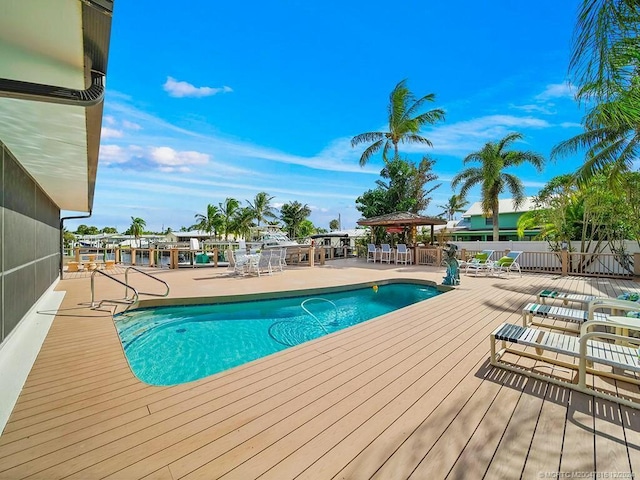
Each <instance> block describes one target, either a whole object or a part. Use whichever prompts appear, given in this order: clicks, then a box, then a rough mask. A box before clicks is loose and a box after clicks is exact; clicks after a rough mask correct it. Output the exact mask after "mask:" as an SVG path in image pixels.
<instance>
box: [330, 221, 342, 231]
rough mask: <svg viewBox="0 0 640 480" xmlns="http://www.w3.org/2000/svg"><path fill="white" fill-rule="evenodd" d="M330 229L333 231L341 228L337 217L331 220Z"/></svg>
mask: <svg viewBox="0 0 640 480" xmlns="http://www.w3.org/2000/svg"><path fill="white" fill-rule="evenodd" d="M329 230H331V231H332V232H333V231H334V230H340V221H339V220H338V219H337V218H334V219H333V220H331V221H330V222H329Z"/></svg>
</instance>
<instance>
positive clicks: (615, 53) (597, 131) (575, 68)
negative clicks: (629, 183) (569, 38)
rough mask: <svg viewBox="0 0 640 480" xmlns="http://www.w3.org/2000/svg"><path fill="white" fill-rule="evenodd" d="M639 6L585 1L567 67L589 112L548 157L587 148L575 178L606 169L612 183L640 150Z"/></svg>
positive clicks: (631, 0)
mask: <svg viewBox="0 0 640 480" xmlns="http://www.w3.org/2000/svg"><path fill="white" fill-rule="evenodd" d="M639 37H640V9H639V8H638V2H637V0H583V3H582V7H581V9H580V11H579V14H578V23H577V26H576V35H575V39H576V40H575V42H574V46H573V55H572V59H571V63H570V70H571V71H572V72H573V74H574V77H575V83H576V84H577V85H578V87H579V89H578V92H577V95H576V96H577V98H578V100H580V101H583V102H585V103H586V104H587V105H588V106H589V108H590V110H589V111H588V113H587V115H586V116H585V118H584V120H583V125H584V132H583V133H581V134H579V135H577V136H575V137H573V138H571V139H569V140H566V141H564V142H561V143H560V144H558V145H557V146H556V147H555V148H554V149H553V151H552V155H551V156H552V158H557V157H562V156H566V155H569V154H572V153H576V152H578V151H582V150H584V151H585V161H584V165H583V166H582V167H581V168H580V169H579V170H578V172H577V176H578V179H579V181H581V182H585V181H587V180H588V179H589V178H590V177H592V176H595V175H597V174H599V173H603V172H605V171H606V172H607V175H608V178H609V180H610V185H612V186H616V184H617V183H618V181H619V180H620V177H621V174H622V173H624V172H626V171H629V170H631V169H632V167H633V161H634V160H636V159H637V158H638V154H639V153H640V150H639V148H638V145H639V142H640V128H639V126H640V109H639V108H638V105H640V40H639Z"/></svg>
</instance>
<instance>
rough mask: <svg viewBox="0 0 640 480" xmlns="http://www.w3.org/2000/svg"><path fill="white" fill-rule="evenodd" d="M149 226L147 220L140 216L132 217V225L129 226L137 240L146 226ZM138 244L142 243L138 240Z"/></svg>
mask: <svg viewBox="0 0 640 480" xmlns="http://www.w3.org/2000/svg"><path fill="white" fill-rule="evenodd" d="M146 226H147V222H145V221H144V220H143V219H142V218H140V217H131V226H130V227H129V232H131V235H133V236H134V237H135V239H136V240H138V239H139V238H140V236H141V235H142V234H143V233H144V227H146ZM138 246H140V243H139V242H138Z"/></svg>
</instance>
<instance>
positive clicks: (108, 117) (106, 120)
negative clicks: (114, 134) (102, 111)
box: [102, 115, 116, 125]
mask: <svg viewBox="0 0 640 480" xmlns="http://www.w3.org/2000/svg"><path fill="white" fill-rule="evenodd" d="M102 120H103V122H104V123H106V124H107V125H115V124H116V119H115V118H113V116H112V115H105V116H104V117H102Z"/></svg>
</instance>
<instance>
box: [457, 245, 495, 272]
mask: <svg viewBox="0 0 640 480" xmlns="http://www.w3.org/2000/svg"><path fill="white" fill-rule="evenodd" d="M494 252H495V250H483V251H482V252H480V253H476V254H475V255H474V256H473V258H472V259H471V260H469V261H468V262H462V264H461V265H460V268H463V267H464V268H465V270H464V273H465V274H468V273H469V270H471V271H472V272H475V276H478V272H485V273H486V272H488V271H489V266H490V265H491V263H490V262H491V257H492V256H493V253H494Z"/></svg>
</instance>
